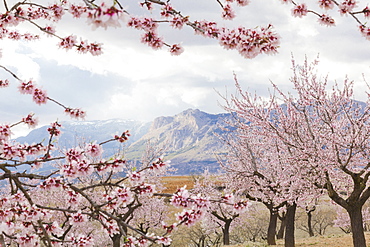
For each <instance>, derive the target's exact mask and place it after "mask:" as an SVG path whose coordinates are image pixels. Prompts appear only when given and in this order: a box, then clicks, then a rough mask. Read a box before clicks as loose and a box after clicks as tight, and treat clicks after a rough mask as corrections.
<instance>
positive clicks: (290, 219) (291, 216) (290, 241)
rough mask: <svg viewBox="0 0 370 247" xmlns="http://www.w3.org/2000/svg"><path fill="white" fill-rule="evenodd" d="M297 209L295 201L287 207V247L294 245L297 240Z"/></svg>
mask: <svg viewBox="0 0 370 247" xmlns="http://www.w3.org/2000/svg"><path fill="white" fill-rule="evenodd" d="M296 209H297V204H295V203H293V205H290V206H288V207H287V211H286V229H285V243H284V246H285V247H294V246H295V240H294V230H295V226H294V221H295V212H296Z"/></svg>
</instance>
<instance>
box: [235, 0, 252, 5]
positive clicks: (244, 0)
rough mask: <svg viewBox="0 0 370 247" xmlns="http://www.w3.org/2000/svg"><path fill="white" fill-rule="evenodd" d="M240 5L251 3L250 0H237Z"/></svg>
mask: <svg viewBox="0 0 370 247" xmlns="http://www.w3.org/2000/svg"><path fill="white" fill-rule="evenodd" d="M236 2H237V3H238V5H239V6H247V5H248V4H249V2H250V1H249V0H236Z"/></svg>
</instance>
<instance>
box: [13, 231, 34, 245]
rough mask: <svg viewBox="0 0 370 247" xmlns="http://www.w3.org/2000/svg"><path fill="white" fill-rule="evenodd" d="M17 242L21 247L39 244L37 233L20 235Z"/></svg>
mask: <svg viewBox="0 0 370 247" xmlns="http://www.w3.org/2000/svg"><path fill="white" fill-rule="evenodd" d="M16 242H17V243H18V244H19V246H20V247H34V246H39V244H38V242H37V236H36V235H29V234H26V235H22V236H19V237H18V238H17V240H16Z"/></svg>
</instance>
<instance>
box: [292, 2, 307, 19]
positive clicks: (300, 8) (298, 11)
mask: <svg viewBox="0 0 370 247" xmlns="http://www.w3.org/2000/svg"><path fill="white" fill-rule="evenodd" d="M307 13H308V10H307V6H306V4H305V3H302V4H299V5H296V6H295V7H294V8H293V9H292V15H293V16H294V17H299V18H302V17H303V16H305V15H307Z"/></svg>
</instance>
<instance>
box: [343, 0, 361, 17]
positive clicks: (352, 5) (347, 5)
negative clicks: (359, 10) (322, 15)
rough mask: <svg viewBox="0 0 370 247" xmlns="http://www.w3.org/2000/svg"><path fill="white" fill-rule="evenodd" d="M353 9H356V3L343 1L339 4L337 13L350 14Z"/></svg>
mask: <svg viewBox="0 0 370 247" xmlns="http://www.w3.org/2000/svg"><path fill="white" fill-rule="evenodd" d="M355 7H357V1H355V0H344V1H343V2H342V3H341V4H339V13H340V14H341V15H344V14H347V13H348V12H351V11H352V10H353V9H354V8H355Z"/></svg>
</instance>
